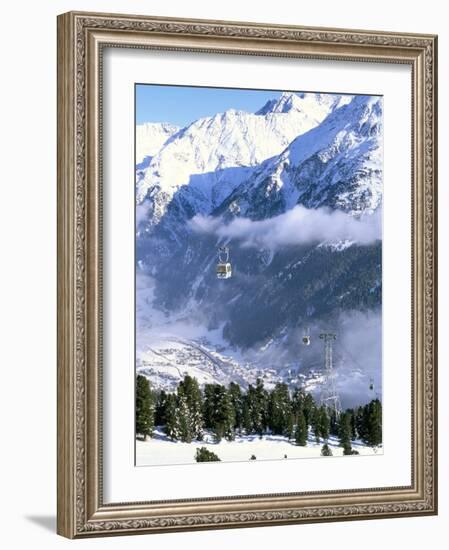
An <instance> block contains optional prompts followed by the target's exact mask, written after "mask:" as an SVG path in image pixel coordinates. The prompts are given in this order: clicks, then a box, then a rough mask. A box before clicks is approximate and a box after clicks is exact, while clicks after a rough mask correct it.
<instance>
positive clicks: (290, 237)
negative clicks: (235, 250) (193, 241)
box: [189, 205, 382, 249]
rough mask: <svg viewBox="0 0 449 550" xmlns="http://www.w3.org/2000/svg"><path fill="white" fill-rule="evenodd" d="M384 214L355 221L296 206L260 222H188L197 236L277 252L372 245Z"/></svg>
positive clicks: (205, 219) (337, 213) (333, 212)
mask: <svg viewBox="0 0 449 550" xmlns="http://www.w3.org/2000/svg"><path fill="white" fill-rule="evenodd" d="M381 223H382V222H381V213H380V211H376V213H374V214H372V215H365V216H363V217H361V218H354V217H353V216H350V215H349V214H345V213H344V212H341V211H338V210H330V209H328V208H317V209H307V208H305V207H304V206H300V205H298V206H295V207H294V208H292V209H291V210H289V211H288V212H285V213H284V214H280V215H279V216H275V217H273V218H269V219H266V220H261V221H253V220H250V219H248V218H235V219H233V220H232V221H231V222H230V223H225V221H224V220H223V219H222V218H213V217H210V216H200V215H197V216H195V217H194V218H192V220H190V222H189V226H190V228H191V229H192V230H193V231H194V232H196V233H203V234H215V235H216V236H217V237H220V238H223V239H235V240H238V241H241V244H242V246H246V247H256V248H269V249H278V248H280V247H283V246H294V245H300V244H309V243H313V242H318V243H319V242H327V241H330V242H333V241H341V240H350V241H354V242H357V243H360V244H370V243H373V242H375V241H377V240H380V239H381V235H382V226H381Z"/></svg>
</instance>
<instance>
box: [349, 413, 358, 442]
mask: <svg viewBox="0 0 449 550" xmlns="http://www.w3.org/2000/svg"><path fill="white" fill-rule="evenodd" d="M348 412H350V414H351V439H352V441H354V440H356V439H357V419H356V411H355V410H354V409H348Z"/></svg>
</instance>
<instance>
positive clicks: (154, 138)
mask: <svg viewBox="0 0 449 550" xmlns="http://www.w3.org/2000/svg"><path fill="white" fill-rule="evenodd" d="M178 131H179V127H178V126H174V125H173V124H168V123H166V122H145V123H144V124H138V125H137V126H136V163H137V165H139V164H141V163H142V162H143V161H144V160H145V158H147V157H153V156H154V155H155V154H156V153H157V152H158V151H159V149H160V148H161V147H162V145H164V143H165V142H166V141H167V139H168V138H169V137H171V136H172V135H173V134H175V133H176V132H178Z"/></svg>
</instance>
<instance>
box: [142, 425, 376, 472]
mask: <svg viewBox="0 0 449 550" xmlns="http://www.w3.org/2000/svg"><path fill="white" fill-rule="evenodd" d="M200 447H206V448H207V449H208V450H210V451H213V452H214V453H215V454H216V455H217V456H218V457H219V458H220V460H221V461H223V462H242V461H246V460H250V457H251V455H255V456H256V459H257V460H280V459H282V460H283V459H285V458H286V457H287V458H288V459H290V458H316V457H321V447H322V443H321V444H319V445H318V444H317V443H316V442H315V440H314V439H313V437H310V438H309V441H308V444H307V447H300V446H297V445H295V444H294V443H293V442H289V441H288V440H287V438H285V437H282V436H279V435H265V436H263V437H262V438H261V437H259V436H257V435H251V436H243V437H239V436H238V437H236V439H235V441H226V440H224V439H223V440H222V441H221V442H220V443H214V442H213V440H212V438H211V436H205V440H204V441H194V442H192V443H182V442H180V441H176V442H175V441H171V440H170V439H168V438H167V437H166V436H165V435H164V434H163V433H162V432H160V431H158V430H157V431H156V432H155V434H154V437H153V438H149V439H148V440H147V441H141V440H137V442H136V464H137V466H160V465H169V464H172V465H173V464H189V463H193V462H195V452H196V449H199V448H200ZM329 447H330V448H331V450H332V455H333V456H343V449H342V448H341V447H338V442H337V441H336V439H335V438H332V437H331V438H330V439H329ZM352 448H353V449H354V450H356V451H358V452H359V454H360V455H373V454H382V448H378V449H376V450H374V449H373V448H372V447H366V446H364V445H362V444H361V443H360V442H353V443H352ZM323 458H324V457H323Z"/></svg>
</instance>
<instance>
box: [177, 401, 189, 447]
mask: <svg viewBox="0 0 449 550" xmlns="http://www.w3.org/2000/svg"><path fill="white" fill-rule="evenodd" d="M177 422H178V430H179V437H178V439H179V441H183V442H184V443H191V442H192V438H193V434H192V426H191V422H190V411H189V407H188V405H187V398H186V396H185V395H184V394H183V393H182V392H181V394H180V395H178V398H177Z"/></svg>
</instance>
